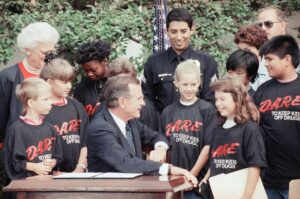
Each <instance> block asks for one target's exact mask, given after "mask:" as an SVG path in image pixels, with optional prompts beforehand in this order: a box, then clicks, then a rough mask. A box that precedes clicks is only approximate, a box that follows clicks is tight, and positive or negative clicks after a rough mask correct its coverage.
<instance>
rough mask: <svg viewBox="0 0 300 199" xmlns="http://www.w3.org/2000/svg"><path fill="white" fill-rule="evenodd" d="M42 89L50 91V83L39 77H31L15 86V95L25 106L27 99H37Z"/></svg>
mask: <svg viewBox="0 0 300 199" xmlns="http://www.w3.org/2000/svg"><path fill="white" fill-rule="evenodd" d="M44 91H49V92H51V86H50V84H49V83H48V82H46V81H45V80H43V79H41V78H38V77H32V78H28V79H25V80H24V81H23V82H22V83H21V84H19V85H18V86H17V89H16V96H17V98H18V99H19V100H20V102H21V104H22V105H23V107H24V108H26V107H27V102H28V100H29V99H34V100H37V99H38V97H39V96H40V95H41V93H42V92H44Z"/></svg>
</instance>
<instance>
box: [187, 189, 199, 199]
mask: <svg viewBox="0 0 300 199" xmlns="http://www.w3.org/2000/svg"><path fill="white" fill-rule="evenodd" d="M183 198H184V199H202V198H201V197H200V196H199V195H196V194H195V193H194V192H193V191H185V192H183Z"/></svg>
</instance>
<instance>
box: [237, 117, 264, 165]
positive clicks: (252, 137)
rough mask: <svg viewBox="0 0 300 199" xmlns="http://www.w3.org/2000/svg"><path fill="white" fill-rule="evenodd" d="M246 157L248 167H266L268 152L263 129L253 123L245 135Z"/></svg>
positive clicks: (249, 125)
mask: <svg viewBox="0 0 300 199" xmlns="http://www.w3.org/2000/svg"><path fill="white" fill-rule="evenodd" d="M243 147H244V149H243V151H244V153H245V154H244V157H245V160H246V162H247V166H248V167H254V166H255V167H266V166H267V164H266V151H265V145H264V141H263V137H262V132H261V128H260V127H259V125H258V124H256V123H254V122H251V123H249V124H248V125H247V128H246V129H245V133H244V144H243Z"/></svg>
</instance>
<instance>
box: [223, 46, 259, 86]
mask: <svg viewBox="0 0 300 199" xmlns="http://www.w3.org/2000/svg"><path fill="white" fill-rule="evenodd" d="M258 66H259V61H258V58H257V56H256V55H255V54H253V53H252V52H250V51H247V50H241V49H239V50H236V51H234V52H233V53H231V55H229V57H228V59H227V62H226V70H227V71H229V70H232V71H236V70H237V69H239V68H243V69H245V71H246V73H247V76H248V78H250V81H251V82H252V83H253V82H254V81H255V78H256V76H257V70H258Z"/></svg>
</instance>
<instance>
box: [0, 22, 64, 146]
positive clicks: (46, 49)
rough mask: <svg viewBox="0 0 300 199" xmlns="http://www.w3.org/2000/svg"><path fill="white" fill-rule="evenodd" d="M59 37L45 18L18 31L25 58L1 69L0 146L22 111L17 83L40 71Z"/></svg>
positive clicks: (18, 39) (18, 40)
mask: <svg viewBox="0 0 300 199" xmlns="http://www.w3.org/2000/svg"><path fill="white" fill-rule="evenodd" d="M58 40H59V34H58V32H57V30H56V29H55V28H54V27H52V26H51V25H49V24H48V23H46V22H35V23H31V24H29V25H28V26H26V27H25V28H24V29H22V31H21V33H20V34H19V35H18V38H17V46H18V48H19V49H20V50H21V52H22V53H24V54H25V59H24V60H23V61H20V62H19V63H17V64H15V65H13V66H10V67H7V68H5V69H4V70H2V71H1V72H0V149H1V148H2V142H3V140H4V137H5V131H6V129H7V128H8V127H9V126H10V125H11V124H12V123H13V122H14V121H15V120H16V119H17V117H18V116H19V115H21V112H22V106H21V104H20V103H19V101H18V100H17V98H16V94H15V90H16V86H17V85H18V84H20V83H21V82H22V81H23V80H24V79H26V78H30V77H37V76H38V75H39V73H40V71H41V69H42V68H43V67H44V65H45V59H46V57H47V56H48V55H50V54H51V53H53V52H54V50H55V45H56V44H57V42H58Z"/></svg>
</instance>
